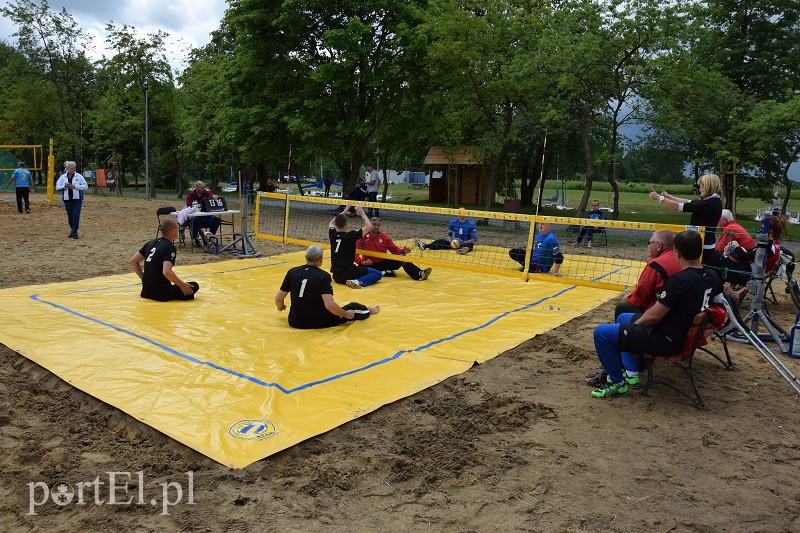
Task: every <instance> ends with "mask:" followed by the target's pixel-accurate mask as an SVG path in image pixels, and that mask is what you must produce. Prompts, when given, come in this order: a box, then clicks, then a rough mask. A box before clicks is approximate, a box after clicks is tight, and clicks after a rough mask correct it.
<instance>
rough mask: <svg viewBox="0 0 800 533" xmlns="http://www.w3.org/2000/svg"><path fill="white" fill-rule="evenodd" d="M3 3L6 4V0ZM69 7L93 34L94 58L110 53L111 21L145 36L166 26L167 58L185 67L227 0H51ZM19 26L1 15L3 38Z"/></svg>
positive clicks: (214, 25)
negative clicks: (106, 28) (108, 27)
mask: <svg viewBox="0 0 800 533" xmlns="http://www.w3.org/2000/svg"><path fill="white" fill-rule="evenodd" d="M0 3H2V4H6V2H5V0H0ZM62 7H63V8H66V9H67V12H69V14H71V15H72V17H73V18H74V19H75V21H76V22H77V23H78V25H79V26H80V27H81V28H82V29H83V31H84V32H85V33H86V34H88V35H89V36H91V37H92V41H93V44H94V50H93V52H92V53H91V54H90V57H91V58H92V59H101V58H102V57H103V56H104V55H105V56H106V57H109V56H110V55H111V53H110V52H109V50H108V49H107V48H106V43H105V37H106V31H105V27H106V24H108V22H109V21H114V23H115V24H117V25H122V24H128V25H130V26H133V27H134V28H136V30H137V32H138V33H139V34H140V35H141V36H144V35H146V34H148V33H155V32H156V31H158V30H159V29H160V30H163V31H165V32H167V33H168V34H169V38H168V39H167V42H166V53H167V59H168V60H169V62H170V64H171V65H172V68H173V70H174V71H176V74H177V72H180V71H182V70H183V68H184V66H185V64H184V61H185V58H186V57H187V56H188V52H189V50H191V49H192V48H195V47H199V46H203V45H205V44H208V42H209V41H210V40H211V35H210V34H211V32H212V31H214V30H216V29H217V28H218V27H219V23H220V21H221V20H222V17H223V15H224V14H225V10H226V9H227V7H228V3H227V2H226V1H225V0H112V1H109V0H66V1H64V0H62V1H59V0H51V1H50V9H51V10H53V11H61V8H62ZM16 31H17V28H16V26H15V25H14V24H13V23H12V22H11V21H10V20H9V19H7V18H5V17H0V39H3V40H6V41H11V42H15V41H16V39H15V38H14V37H12V35H13V34H14V33H15V32H16Z"/></svg>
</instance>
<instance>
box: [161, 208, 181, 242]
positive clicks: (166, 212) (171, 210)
mask: <svg viewBox="0 0 800 533" xmlns="http://www.w3.org/2000/svg"><path fill="white" fill-rule="evenodd" d="M176 211H177V209H175V208H174V207H172V206H166V207H159V208H158V209H157V210H156V218H158V229H157V230H156V238H158V234H159V232H160V231H161V217H163V216H167V215H169V214H170V213H174V212H176ZM186 228H187V224H183V225H181V224H178V242H180V244H181V245H182V246H186V234H185V232H186Z"/></svg>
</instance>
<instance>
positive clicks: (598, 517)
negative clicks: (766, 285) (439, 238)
mask: <svg viewBox="0 0 800 533" xmlns="http://www.w3.org/2000/svg"><path fill="white" fill-rule="evenodd" d="M11 199H13V198H12V195H10V194H8V193H0V243H2V244H3V245H4V246H3V249H4V250H5V254H4V255H3V258H2V259H0V274H2V276H1V277H0V288H5V287H13V286H19V285H27V284H33V283H48V282H58V281H67V280H74V279H82V278H87V277H94V276H99V275H105V274H119V273H124V272H126V271H127V269H128V266H127V264H126V260H127V259H128V258H129V257H130V256H131V255H132V254H133V253H134V252H135V251H136V250H137V249H138V248H139V247H140V246H141V244H143V243H144V242H145V241H146V240H148V239H150V238H152V237H153V235H154V232H155V228H156V219H155V209H156V207H158V206H161V205H180V200H175V199H170V200H166V201H165V200H161V199H159V200H155V201H151V202H150V203H146V202H144V201H143V200H140V199H127V198H126V199H119V198H109V199H105V198H102V197H100V198H97V197H89V198H88V199H87V201H86V202H85V211H84V213H83V216H82V220H81V232H80V235H81V238H80V240H78V241H74V240H72V239H67V234H68V233H69V229H68V227H67V222H66V215H65V214H64V210H63V208H61V207H60V206H59V205H58V204H54V205H52V206H51V205H47V204H46V203H44V197H43V195H40V194H37V195H34V197H33V199H34V204H33V206H32V214H31V215H18V214H17V212H16V206H15V205H14V204H13V203H9V202H8V200H11ZM256 245H257V247H258V248H259V250H260V251H261V252H262V253H263V254H264V255H269V254H275V253H280V252H284V251H292V250H297V249H298V248H297V247H293V246H282V245H277V244H273V243H266V242H262V241H258V242H257V243H256ZM224 259H227V258H226V257H219V256H213V255H208V254H201V253H195V254H191V253H189V251H188V250H179V256H178V266H177V268H176V271H177V272H178V273H179V274H180V266H181V265H186V264H194V263H199V262H208V261H219V260H224ZM431 282H434V278H432V280H431ZM778 287H779V288H781V289H782V286H781V285H780V284H778ZM778 296H779V298H780V303H779V305H777V306H774V307H775V310H776V312H775V314H776V316H778V317H780V321H781V323H783V324H788V323H790V321H791V320H793V318H794V314H795V312H796V310H795V309H793V307H792V305H791V302H790V301H789V299H788V297H787V296H786V295H785V294H783V292H782V290H780V291H779V295H778ZM612 317H613V306H612V305H609V306H608V307H603V308H600V309H597V310H596V311H595V312H593V313H591V314H590V315H585V316H583V317H580V318H578V319H575V320H573V321H571V322H569V323H567V324H565V325H563V326H561V327H559V328H557V329H555V330H553V331H551V332H549V333H547V334H545V335H542V336H540V337H537V338H535V339H532V340H529V341H527V342H525V343H523V344H522V345H520V346H518V347H517V348H514V349H513V350H510V351H508V352H506V353H504V354H502V355H501V356H499V357H497V358H495V359H493V360H491V361H489V362H487V363H485V364H483V365H480V366H475V367H473V368H472V369H471V370H470V371H468V372H466V373H464V374H462V375H460V376H456V377H453V378H451V379H448V380H447V381H445V382H443V383H441V384H439V385H437V386H434V387H432V388H430V389H427V390H425V391H423V392H421V393H419V394H416V395H414V396H411V397H408V398H405V399H403V400H400V401H398V402H395V403H393V404H391V405H388V406H385V407H383V408H381V409H379V410H378V411H376V412H374V413H371V414H369V415H367V416H364V417H362V418H359V419H357V420H354V421H353V422H350V423H348V424H346V425H344V426H341V427H339V428H336V429H334V430H332V431H330V432H328V433H326V434H324V435H321V436H319V437H316V438H313V439H310V440H308V441H305V442H303V443H301V444H299V445H297V446H294V447H292V448H290V449H288V450H286V451H284V452H281V453H279V454H277V455H275V456H272V457H270V458H268V459H266V460H263V461H260V462H257V463H255V464H253V465H251V466H250V467H248V468H246V469H243V470H229V469H227V468H225V467H222V466H220V465H219V464H217V463H215V462H213V461H211V460H210V459H207V458H205V457H203V456H202V455H200V454H198V453H196V452H194V451H192V450H190V449H188V448H186V447H184V446H183V445H180V444H178V443H176V442H174V441H172V440H170V439H169V438H167V437H165V436H163V435H162V434H160V433H158V432H156V431H155V430H153V429H151V428H149V427H147V426H145V425H143V424H141V423H139V422H138V421H136V420H133V419H132V418H130V417H129V416H127V415H125V414H124V413H122V412H120V411H118V410H116V409H113V408H111V407H109V406H107V405H106V404H104V403H102V402H100V401H98V400H96V399H95V398H93V397H91V396H88V395H86V394H84V393H82V392H80V391H77V390H76V389H74V388H72V387H71V386H70V385H68V384H66V383H64V382H63V381H61V380H60V379H59V378H57V377H55V376H53V375H52V374H50V373H49V372H47V371H45V370H43V369H41V368H40V367H38V366H37V365H35V364H33V363H30V362H29V361H27V360H26V359H25V358H24V357H22V356H21V355H19V354H17V353H15V352H13V351H11V350H9V349H8V348H6V347H4V346H1V345H0V443H2V450H3V455H2V458H0V529H2V530H3V531H31V530H34V531H35V530H81V531H110V530H117V531H155V530H165V529H166V530H180V531H248V530H256V529H259V530H268V531H271V530H286V529H292V530H296V529H303V530H322V529H324V530H330V531H365V530H373V529H376V528H381V529H383V530H387V531H404V530H412V529H429V530H458V531H487V530H501V531H508V530H535V531H563V530H610V531H627V530H633V529H638V530H644V531H669V530H681V531H685V530H699V531H711V530H715V531H722V530H724V531H799V530H800V518H798V514H800V501H799V500H800V483H798V481H797V478H798V467H800V451H798V442H799V441H800V439H798V421H800V409H798V398H797V397H796V396H795V395H793V394H792V391H791V389H790V387H789V386H788V385H787V384H786V383H785V382H783V381H782V380H781V379H780V378H779V377H778V376H777V375H776V373H775V372H774V371H773V370H772V369H771V367H769V366H768V365H767V364H766V362H765V361H764V360H763V359H762V358H761V357H760V356H759V355H758V354H757V353H756V352H755V351H754V350H753V349H751V348H748V347H745V346H734V347H733V349H732V355H733V359H734V362H735V364H736V365H737V371H736V372H726V371H724V370H723V369H722V368H721V366H720V365H719V364H718V363H716V362H715V361H713V360H712V359H711V358H710V357H708V356H702V357H700V358H699V359H698V362H697V372H698V376H699V385H700V388H701V391H702V392H703V394H704V396H705V398H706V401H707V403H708V409H705V410H700V409H697V408H695V407H693V406H692V404H691V403H690V402H688V401H687V400H685V399H684V398H681V397H679V396H677V395H676V394H675V393H673V392H672V391H670V390H668V389H665V388H656V389H654V390H653V391H652V392H651V394H650V396H649V397H644V396H641V395H634V396H632V397H629V398H618V399H614V400H608V401H602V400H596V399H592V398H591V397H590V396H589V392H590V388H589V387H587V386H586V385H584V384H583V374H584V373H585V372H587V371H591V370H594V369H596V368H597V367H598V365H597V360H596V357H595V355H594V350H593V348H592V341H591V334H592V329H593V328H594V326H595V325H597V324H599V323H603V322H607V321H609V320H610V319H611V318H612ZM42 334H43V335H57V334H58V331H57V329H54V330H53V331H48V332H42ZM712 347H714V348H719V345H718V344H712ZM785 361H786V362H787V365H789V366H790V368H792V369H793V370H794V371H795V373H800V365H799V364H797V363H795V361H793V360H789V359H785ZM658 372H659V373H660V375H661V376H662V377H664V378H669V379H675V380H678V381H680V382H681V383H682V384H683V383H684V382H683V381H682V380H683V377H682V376H681V375H680V373H679V372H678V371H677V370H676V369H673V368H668V367H666V366H661V367H659V368H658ZM109 471H117V472H131V473H133V472H137V471H142V472H143V474H142V475H143V478H144V485H145V487H144V488H145V493H146V496H147V497H146V499H145V500H146V501H144V502H143V504H138V503H136V502H135V503H134V504H131V505H116V506H112V505H96V504H95V503H94V502H93V501H92V497H91V496H87V503H86V505H82V506H78V505H74V504H71V505H66V506H63V507H59V506H57V505H55V504H53V503H49V504H46V505H42V506H40V507H38V508H35V512H36V513H37V514H36V515H28V514H27V513H28V512H29V487H28V484H29V483H32V482H37V481H41V482H44V483H46V484H47V485H48V487H52V486H55V485H56V483H57V482H58V481H65V482H68V483H70V484H71V485H75V484H76V483H77V482H80V481H87V482H88V481H91V480H93V479H95V477H96V476H100V478H101V480H105V481H107V480H108V475H107V474H106V473H107V472H109ZM188 471H192V472H193V487H192V488H193V497H194V504H192V505H190V504H187V503H186V502H185V497H184V503H181V504H178V505H175V506H174V507H172V508H171V509H169V513H170V514H169V515H162V514H160V513H161V512H162V507H161V506H160V504H158V505H155V506H154V505H151V502H150V501H149V500H150V497H151V496H152V497H153V498H156V499H158V498H157V497H158V496H159V495H160V491H161V487H160V486H159V484H160V483H164V482H168V481H173V482H176V483H180V484H182V486H183V489H184V491H187V489H188V485H187V483H188V482H187V474H186V472H188ZM136 485H138V483H136ZM129 488H130V494H131V495H133V496H134V500H136V491H137V489H138V487H135V488H134V487H129ZM37 497H40V496H38V495H37ZM104 499H107V493H106V495H105V497H104ZM120 499H125V496H124V494H122V493H120Z"/></svg>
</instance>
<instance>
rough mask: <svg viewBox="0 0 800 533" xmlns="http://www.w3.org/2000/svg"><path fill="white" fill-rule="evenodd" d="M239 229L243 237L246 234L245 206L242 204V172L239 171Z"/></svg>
mask: <svg viewBox="0 0 800 533" xmlns="http://www.w3.org/2000/svg"><path fill="white" fill-rule="evenodd" d="M239 229H240V230H241V232H242V235H244V234H245V229H246V228H245V227H244V204H243V203H242V171H241V170H240V171H239Z"/></svg>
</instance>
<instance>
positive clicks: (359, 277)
mask: <svg viewBox="0 0 800 533" xmlns="http://www.w3.org/2000/svg"><path fill="white" fill-rule="evenodd" d="M350 207H351V206H349V205H348V206H347V208H346V209H345V210H344V211H342V212H341V213H339V214H338V215H336V216H335V217H333V218H332V219H331V221H330V223H329V224H328V240H329V241H330V243H331V274H333V280H334V281H335V282H336V283H341V284H343V285H347V286H348V287H350V288H351V289H360V288H361V287H369V286H370V285H372V284H374V283H377V282H378V281H380V279H381V278H382V277H383V274H381V273H380V271H379V270H375V269H374V268H369V267H365V266H360V265H355V264H353V262H354V261H355V260H356V241H358V239H360V238H361V237H363V236H364V235H366V234H367V233H369V230H371V229H372V223H371V222H370V221H369V219H368V218H367V215H366V214H365V213H364V210H363V209H362V208H361V206H360V205H357V206H356V214H357V215H358V216H360V217H361V219H362V220H363V221H364V227H362V228H361V229H354V230H352V231H347V214H348V213H349V212H350Z"/></svg>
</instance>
